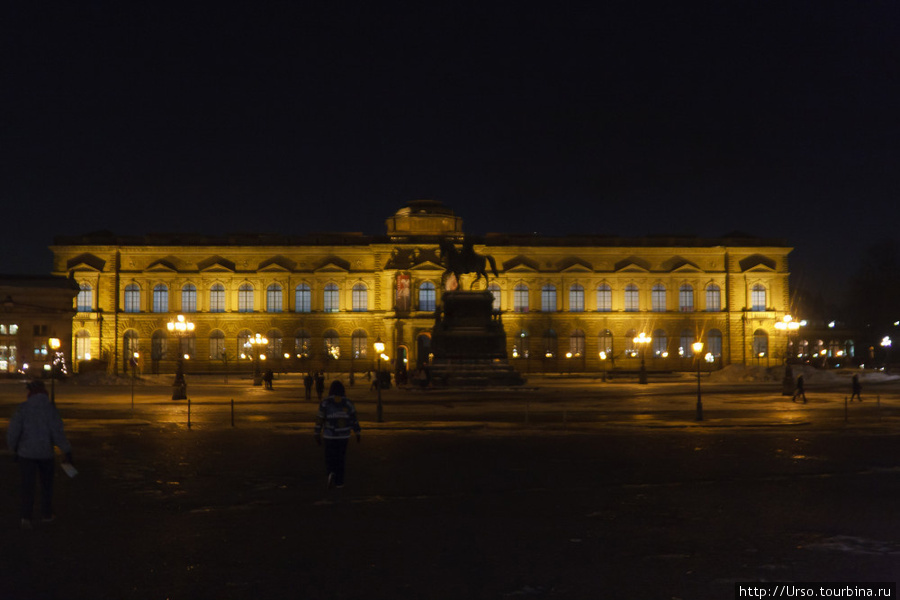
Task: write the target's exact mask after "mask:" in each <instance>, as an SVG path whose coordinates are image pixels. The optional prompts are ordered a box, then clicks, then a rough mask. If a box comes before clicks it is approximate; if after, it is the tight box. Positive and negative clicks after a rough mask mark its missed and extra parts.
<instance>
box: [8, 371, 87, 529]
mask: <svg viewBox="0 0 900 600" xmlns="http://www.w3.org/2000/svg"><path fill="white" fill-rule="evenodd" d="M27 388H28V399H27V400H25V402H23V403H22V404H21V405H19V408H18V409H17V410H16V412H15V413H14V414H13V416H12V419H10V421H9V429H7V430H6V443H7V444H8V445H9V448H10V450H12V452H13V458H14V460H16V462H18V463H19V470H20V471H21V473H22V504H21V508H22V510H21V521H20V525H21V527H22V528H23V529H31V526H32V525H31V520H32V513H33V511H34V497H35V486H36V484H37V481H38V480H40V484H41V515H42V517H43V520H44V522H50V521H52V520H53V518H54V517H53V467H54V463H55V460H54V453H53V447H54V446H57V447H58V448H59V449H60V450H61V451H62V452H63V453H64V454H65V456H66V460H65V462H67V463H71V462H72V445H71V444H70V443H69V440H68V439H66V434H65V432H64V431H63V422H62V418H60V416H59V412H58V411H57V410H56V407H55V406H54V405H53V404H52V403H51V402H50V398H49V397H48V396H47V389H46V388H45V387H44V382H43V381H40V380H35V381H31V382H29V383H28V386H27Z"/></svg>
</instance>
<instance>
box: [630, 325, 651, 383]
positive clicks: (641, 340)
mask: <svg viewBox="0 0 900 600" xmlns="http://www.w3.org/2000/svg"><path fill="white" fill-rule="evenodd" d="M633 341H634V343H635V345H636V346H638V347H639V348H640V349H641V372H640V378H639V379H638V383H642V384H646V383H647V367H646V365H645V363H644V351H645V350H646V348H647V345H648V344H649V343H650V342H652V341H653V338H652V337H650V336H649V335H646V334H644V332H641V334H640V335H638V336H637V337H636V338H634V340H633Z"/></svg>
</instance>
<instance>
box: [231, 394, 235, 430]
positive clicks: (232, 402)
mask: <svg viewBox="0 0 900 600" xmlns="http://www.w3.org/2000/svg"><path fill="white" fill-rule="evenodd" d="M231 426H232V427H234V398H232V399H231Z"/></svg>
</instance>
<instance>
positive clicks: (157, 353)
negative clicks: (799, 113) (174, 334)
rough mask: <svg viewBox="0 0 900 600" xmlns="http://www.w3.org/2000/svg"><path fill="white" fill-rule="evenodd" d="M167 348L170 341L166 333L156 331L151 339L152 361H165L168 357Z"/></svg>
mask: <svg viewBox="0 0 900 600" xmlns="http://www.w3.org/2000/svg"><path fill="white" fill-rule="evenodd" d="M167 346H168V339H167V338H166V332H165V331H162V330H159V329H157V330H156V331H154V332H153V336H152V337H151V338H150V359H151V360H162V359H164V358H165V357H166V350H167Z"/></svg>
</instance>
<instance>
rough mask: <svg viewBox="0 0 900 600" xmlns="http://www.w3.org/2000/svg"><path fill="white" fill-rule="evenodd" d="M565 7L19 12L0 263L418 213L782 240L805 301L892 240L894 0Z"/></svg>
mask: <svg viewBox="0 0 900 600" xmlns="http://www.w3.org/2000/svg"><path fill="white" fill-rule="evenodd" d="M485 4H490V5H491V7H486V6H484V5H485ZM556 4H557V3H549V2H548V3H542V4H540V5H538V4H534V3H506V4H502V5H501V4H494V3H473V4H472V5H469V4H467V3H465V2H453V3H438V2H419V3H416V4H412V3H409V4H389V3H382V2H368V3H361V4H359V5H353V4H351V3H342V2H245V3H241V4H240V5H236V4H235V3H229V2H227V1H220V2H216V3H204V2H184V3H172V4H171V5H169V4H168V3H156V2H130V1H129V2H121V1H117V2H100V1H91V0H80V1H78V2H70V1H67V2H55V3H50V2H41V1H39V0H38V1H35V2H10V3H6V4H5V5H4V7H3V8H2V9H0V33H2V47H0V52H2V55H0V65H2V66H0V69H2V71H0V73H2V81H0V119H2V129H0V136H2V137H0V202H2V206H3V210H2V214H3V219H4V223H5V226H4V227H3V246H2V248H3V253H2V256H0V272H4V273H37V274H43V273H48V272H49V270H50V254H49V251H47V246H49V245H50V244H51V243H52V239H53V236H54V235H59V234H80V233H86V232H90V231H97V230H111V231H114V232H116V233H123V234H127V233H148V232H165V231H194V232H199V233H211V234H217V233H227V232H236V231H249V232H281V233H304V232H310V231H362V232H364V233H383V232H384V220H385V218H387V217H388V216H390V215H391V214H393V213H394V212H395V211H396V210H397V209H398V208H400V207H401V206H403V205H404V204H405V203H406V202H408V201H410V200H413V199H418V198H435V199H439V200H441V201H443V202H444V203H445V204H446V205H448V206H450V207H451V208H453V209H454V210H455V211H456V213H457V215H459V216H461V217H463V219H464V220H465V229H466V231H468V232H469V233H473V234H483V233H487V232H494V231H499V232H525V231H528V232H531V231H537V232H540V233H544V234H551V235H552V234H565V233H585V232H586V233H604V234H620V235H643V234H665V233H671V234H697V235H702V236H717V235H722V234H725V233H728V232H732V231H735V230H739V231H745V232H748V233H751V234H754V235H760V236H776V237H784V238H786V239H787V241H788V242H789V243H790V244H791V245H793V246H794V247H795V248H796V250H795V252H794V253H793V254H792V266H793V270H794V271H795V273H796V275H797V278H796V279H797V281H798V282H799V283H801V284H808V285H814V286H824V285H826V284H827V285H829V286H830V285H832V283H831V282H841V281H842V280H843V279H844V278H845V277H846V274H847V273H849V272H851V271H852V270H853V269H855V268H856V266H857V260H858V259H859V256H860V254H861V253H860V251H861V249H864V248H865V247H867V246H868V245H870V244H872V243H873V242H875V241H879V240H882V239H887V238H894V239H896V236H897V234H896V231H897V226H898V217H900V209H898V204H897V193H896V191H897V189H898V183H900V168H898V164H900V161H898V159H900V122H898V117H897V111H898V106H900V103H898V100H900V78H898V72H897V71H898V65H900V50H898V48H900V46H898V40H900V31H898V29H900V25H898V23H900V20H898V19H900V7H898V5H900V3H897V2H895V1H885V2H829V1H826V0H816V1H814V2H794V1H791V0H782V1H779V2H762V1H752V2H739V1H732V0H729V1H727V2H721V1H719V2H709V3H705V2H686V3H679V2H623V3H611V2H610V3H607V2H594V3H586V4H585V5H584V6H583V8H573V7H571V6H570V7H568V8H560V7H557V6H556ZM620 5H621V6H620ZM625 7H627V8H625Z"/></svg>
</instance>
